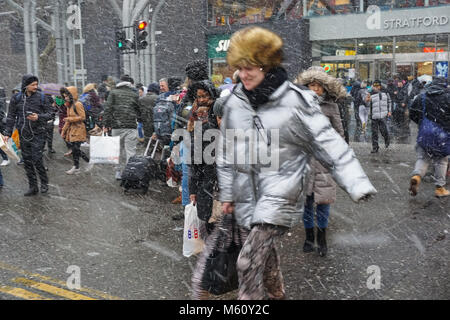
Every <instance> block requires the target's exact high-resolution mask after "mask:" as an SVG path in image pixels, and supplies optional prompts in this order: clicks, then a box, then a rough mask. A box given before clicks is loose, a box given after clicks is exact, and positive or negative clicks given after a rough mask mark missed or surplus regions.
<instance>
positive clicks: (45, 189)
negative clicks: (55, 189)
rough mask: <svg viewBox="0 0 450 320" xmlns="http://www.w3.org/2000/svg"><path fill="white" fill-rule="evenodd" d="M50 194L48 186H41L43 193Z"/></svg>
mask: <svg viewBox="0 0 450 320" xmlns="http://www.w3.org/2000/svg"><path fill="white" fill-rule="evenodd" d="M47 192H48V184H41V193H47Z"/></svg>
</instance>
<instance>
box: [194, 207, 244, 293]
mask: <svg viewBox="0 0 450 320" xmlns="http://www.w3.org/2000/svg"><path fill="white" fill-rule="evenodd" d="M216 223H217V226H216V228H214V230H213V232H212V233H211V235H209V237H208V238H207V240H206V244H205V248H204V250H203V251H202V253H201V255H200V257H199V259H198V261H197V266H196V268H195V271H194V274H193V276H192V298H193V299H195V300H206V299H208V297H209V294H210V293H211V294H213V295H221V294H224V293H227V292H230V291H233V290H236V289H237V288H238V285H239V281H238V273H237V268H236V263H237V259H238V256H239V253H240V251H241V249H242V245H243V243H244V242H245V240H246V238H247V235H248V230H246V229H244V228H241V227H239V226H238V225H237V223H236V220H235V217H234V214H222V216H221V217H220V218H219V220H218V221H216Z"/></svg>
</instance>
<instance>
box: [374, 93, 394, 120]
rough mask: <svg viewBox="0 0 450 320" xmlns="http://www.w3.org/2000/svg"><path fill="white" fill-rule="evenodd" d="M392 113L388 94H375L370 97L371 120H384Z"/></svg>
mask: <svg viewBox="0 0 450 320" xmlns="http://www.w3.org/2000/svg"><path fill="white" fill-rule="evenodd" d="M388 112H392V101H391V97H390V96H389V93H386V92H376V93H373V94H371V96H370V114H371V115H372V117H371V119H384V118H386V117H387V115H388Z"/></svg>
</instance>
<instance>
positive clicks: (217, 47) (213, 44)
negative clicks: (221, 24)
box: [208, 34, 231, 59]
mask: <svg viewBox="0 0 450 320" xmlns="http://www.w3.org/2000/svg"><path fill="white" fill-rule="evenodd" d="M230 37H231V35H229V34H221V35H212V36H209V37H208V58H209V59H215V58H226V56H227V51H228V46H229V45H230Z"/></svg>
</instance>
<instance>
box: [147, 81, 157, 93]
mask: <svg viewBox="0 0 450 320" xmlns="http://www.w3.org/2000/svg"><path fill="white" fill-rule="evenodd" d="M147 92H154V93H156V94H158V95H159V84H158V83H157V82H153V83H151V84H150V85H149V86H148V88H147Z"/></svg>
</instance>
